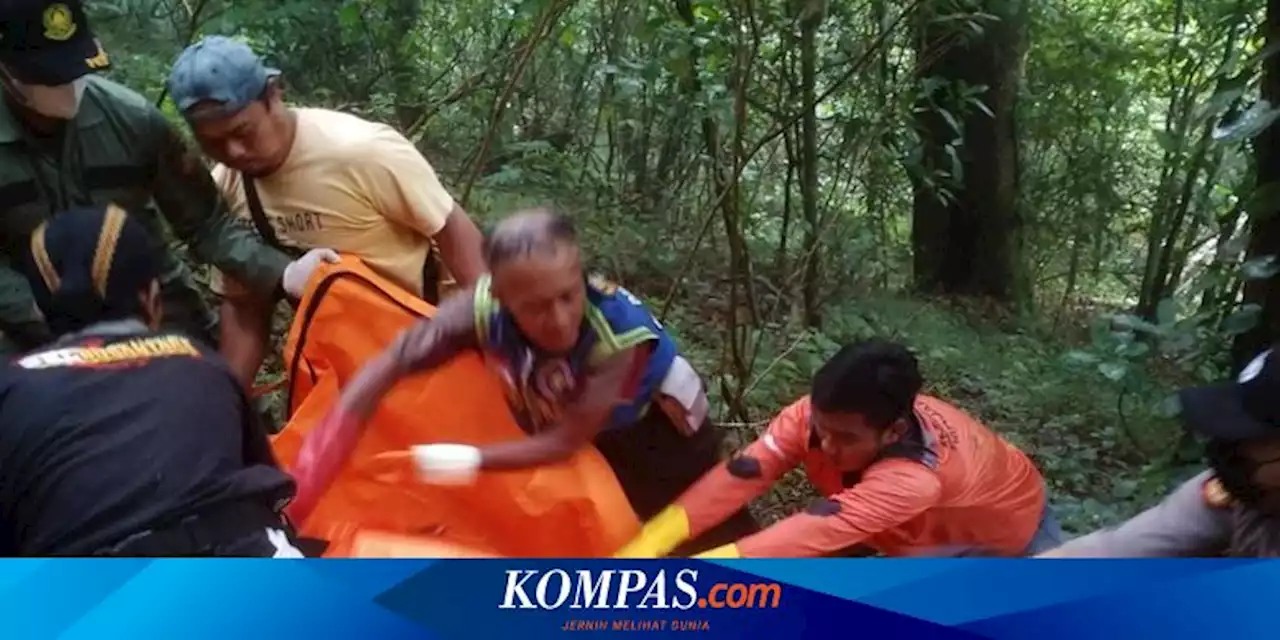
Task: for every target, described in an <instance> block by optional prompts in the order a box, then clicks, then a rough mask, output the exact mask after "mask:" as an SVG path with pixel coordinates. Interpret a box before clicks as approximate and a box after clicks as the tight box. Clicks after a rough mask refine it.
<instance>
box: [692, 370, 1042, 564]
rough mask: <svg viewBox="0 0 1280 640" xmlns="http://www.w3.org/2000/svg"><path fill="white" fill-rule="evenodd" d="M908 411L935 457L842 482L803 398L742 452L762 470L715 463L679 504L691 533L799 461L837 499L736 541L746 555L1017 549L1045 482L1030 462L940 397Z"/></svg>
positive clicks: (886, 462) (903, 461)
mask: <svg viewBox="0 0 1280 640" xmlns="http://www.w3.org/2000/svg"><path fill="white" fill-rule="evenodd" d="M914 410H915V416H916V419H917V421H918V422H919V424H920V427H921V429H922V430H923V432H924V435H925V438H924V440H925V442H926V443H927V444H929V445H931V453H932V456H930V457H931V458H932V459H931V460H915V459H910V458H886V459H882V460H879V461H877V462H875V463H873V464H872V465H871V466H870V467H868V468H867V469H866V470H865V471H864V472H863V473H862V477H861V479H860V480H859V481H858V482H857V483H856V484H853V485H852V486H850V487H845V486H844V483H843V480H842V475H843V474H842V473H841V472H840V470H839V469H837V468H836V467H835V466H834V464H833V461H832V460H831V459H830V458H829V457H828V456H827V455H825V454H824V453H823V452H822V451H821V450H820V449H818V448H814V447H811V446H810V405H809V397H808V396H805V397H803V398H801V399H800V400H798V401H797V402H795V403H793V404H792V405H791V406H789V407H787V408H786V409H784V410H783V411H782V412H781V413H780V414H778V416H777V417H776V418H775V419H774V420H773V422H772V423H771V424H770V425H769V428H768V430H767V432H766V433H765V435H764V436H762V437H761V438H760V439H759V440H756V441H755V442H753V443H752V444H751V445H749V446H748V447H747V449H746V450H745V451H744V452H743V455H745V456H749V457H751V458H754V459H755V460H757V461H758V462H759V463H760V472H761V473H760V474H759V476H757V477H755V478H749V479H748V478H740V477H736V476H734V475H733V474H731V473H729V472H728V471H727V469H726V466H725V465H724V464H721V465H720V466H719V467H717V468H716V469H715V470H713V471H712V472H711V473H708V474H707V475H706V476H704V477H703V478H702V479H701V480H699V481H698V482H697V483H695V484H694V486H693V487H691V488H690V489H689V490H688V491H687V492H686V493H685V494H684V495H683V496H682V497H681V498H680V499H679V500H678V501H677V503H678V504H680V505H681V506H683V507H684V508H685V510H686V511H687V512H688V514H689V521H690V528H691V530H692V531H691V535H693V536H696V535H698V534H699V533H701V532H702V531H704V530H706V529H707V528H709V527H711V526H713V525H714V524H716V523H717V522H719V521H721V520H723V519H724V518H725V517H727V515H728V514H730V513H732V512H733V511H734V510H736V509H737V508H738V507H740V506H741V505H742V504H745V503H746V502H748V501H750V500H751V499H752V498H754V497H756V496H758V495H760V494H761V493H763V492H764V491H765V490H767V489H768V488H769V486H771V485H772V484H773V483H774V482H776V481H777V479H778V478H780V477H781V476H782V475H783V474H784V473H786V472H787V471H789V470H790V469H793V468H795V467H796V466H797V465H800V464H803V465H804V466H805V471H806V473H807V475H808V477H809V480H810V482H812V483H813V484H814V486H815V487H817V488H818V490H819V491H821V492H822V494H823V495H825V496H827V498H828V499H829V500H831V501H833V502H834V503H836V504H835V505H829V506H831V507H833V509H829V510H827V513H828V515H822V512H815V513H809V512H807V511H806V512H801V513H798V514H795V515H792V516H790V517H788V518H786V519H784V520H782V521H780V522H778V523H777V524H774V525H773V526H771V527H768V528H766V529H765V530H763V531H761V532H759V533H757V534H755V535H752V536H749V537H747V538H744V539H742V540H739V541H738V550H739V552H740V553H741V554H742V555H743V556H744V557H806V556H821V555H827V554H831V553H836V552H839V551H841V550H843V549H845V548H847V547H850V546H853V545H856V544H865V545H868V546H871V547H873V548H875V549H877V550H879V551H881V552H883V553H885V554H886V555H891V556H900V555H910V554H911V553H913V552H917V551H923V550H926V549H929V548H931V547H942V546H948V545H981V546H983V547H985V548H987V549H991V550H994V551H998V552H1001V553H1004V554H1007V555H1020V554H1021V553H1022V551H1023V550H1024V549H1025V548H1026V546H1027V545H1028V544H1029V543H1030V541H1031V538H1032V536H1033V535H1034V534H1035V531H1036V529H1037V527H1038V526H1039V523H1040V518H1041V514H1042V512H1043V509H1044V505H1045V489H1044V480H1043V478H1042V477H1041V475H1040V472H1039V471H1038V470H1037V469H1036V468H1035V465H1034V464H1032V462H1031V460H1030V459H1028V458H1027V456H1026V455H1025V454H1023V453H1022V452H1021V451H1019V450H1018V449H1017V448H1016V447H1014V446H1013V445H1011V444H1009V443H1008V442H1006V441H1005V440H1004V439H1002V438H1000V437H999V436H998V435H996V434H995V433H993V432H992V431H990V430H989V429H987V428H986V427H984V426H982V425H981V424H979V423H978V421H977V420H975V419H973V418H972V417H970V416H969V415H967V414H966V413H964V412H963V411H961V410H960V409H959V408H957V407H954V406H952V405H950V404H948V403H946V402H943V401H942V400H939V399H937V398H933V397H929V396H924V395H921V396H919V397H918V398H917V400H916V403H915V409H914ZM836 506H838V509H834V507H836ZM832 510H834V513H830V511H832Z"/></svg>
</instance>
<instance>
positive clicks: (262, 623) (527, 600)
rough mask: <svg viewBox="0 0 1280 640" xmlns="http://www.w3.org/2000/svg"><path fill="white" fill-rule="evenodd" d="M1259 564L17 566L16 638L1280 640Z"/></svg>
mask: <svg viewBox="0 0 1280 640" xmlns="http://www.w3.org/2000/svg"><path fill="white" fill-rule="evenodd" d="M1278 596H1280V563H1276V562H1268V561H1260V560H1258V561H1252V560H1152V561H1139V560H1124V561H1101V560H1098V561H1080V560H994V559H952V560H936V559H934V560H926V559H848V560H807V561H797V560H732V561H722V562H708V561H697V560H662V561H610V560H563V561H560V560H537V561H533V560H435V561H433V560H382V561H374V560H305V561H304V560H299V561H292V560H145V559H141V560H52V559H50V560H10V561H4V562H0V612H3V616H2V618H0V619H2V620H3V623H2V626H0V629H3V635H2V636H0V637H3V638H6V639H9V638H15V639H16V638H22V639H26V638H55V637H58V638H75V639H78V638H85V639H88V638H94V639H97V638H103V637H120V638H130V639H139V638H166V639H167V638H182V639H184V640H195V639H199V638H210V639H213V638H217V639H219V640H222V639H226V638H274V639H279V638H285V637H287V638H317V639H318V638H361V639H364V638H439V639H445V640H447V639H453V638H459V639H461V638H466V639H476V638H490V637H492V638H503V639H506V640H512V639H519V640H524V639H535V638H546V637H560V636H563V635H565V634H583V633H589V634H636V633H657V634H662V635H664V636H665V635H670V634H676V633H678V634H682V635H686V636H690V637H695V636H696V637H704V638H771V639H772V638H776V639H779V640H782V639H790V638H823V639H824V640H834V639H836V638H861V637H879V638H885V639H888V638H895V639H896V638H905V637H912V638H915V637H924V638H996V639H1003V638H1044V639H1056V638H1061V639H1063V640H1066V639H1071V640H1077V639H1079V638H1085V637H1087V638H1125V639H1133V638H1184V637H1185V638H1209V637H1212V638H1219V637H1233V636H1244V635H1251V636H1254V637H1259V638H1262V637H1272V636H1273V635H1275V633H1276V631H1275V629H1276V627H1277V626H1278V625H1280V623H1278V622H1277V620H1278V618H1277V617H1276V615H1275V610H1276V609H1275V608H1276V603H1277V602H1280V597H1278Z"/></svg>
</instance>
